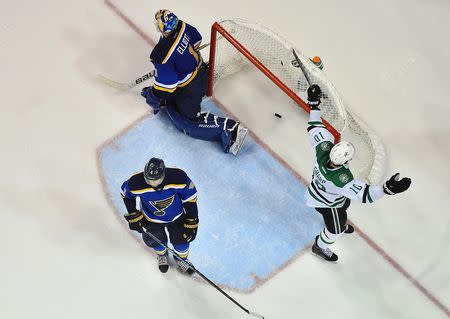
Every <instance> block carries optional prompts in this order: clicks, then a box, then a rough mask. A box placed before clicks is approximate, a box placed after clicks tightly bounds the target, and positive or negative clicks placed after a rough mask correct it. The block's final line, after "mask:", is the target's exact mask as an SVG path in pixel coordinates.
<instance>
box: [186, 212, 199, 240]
mask: <svg viewBox="0 0 450 319" xmlns="http://www.w3.org/2000/svg"><path fill="white" fill-rule="evenodd" d="M183 226H184V231H183V238H184V239H186V241H188V242H191V241H193V240H194V239H195V237H196V236H197V228H198V217H193V218H192V217H186V218H185V220H184V224H183Z"/></svg>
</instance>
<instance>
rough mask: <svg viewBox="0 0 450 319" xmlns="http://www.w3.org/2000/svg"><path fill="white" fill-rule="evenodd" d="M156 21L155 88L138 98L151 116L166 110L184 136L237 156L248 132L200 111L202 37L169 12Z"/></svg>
mask: <svg viewBox="0 0 450 319" xmlns="http://www.w3.org/2000/svg"><path fill="white" fill-rule="evenodd" d="M155 19H156V25H157V28H158V30H159V31H160V33H161V37H160V39H159V41H158V43H157V44H156V46H155V47H154V49H153V50H152V53H151V54H150V61H151V62H152V63H153V64H154V66H155V71H154V84H153V86H149V87H145V88H144V89H143V90H142V92H141V95H142V96H143V97H145V99H146V102H147V104H149V105H150V106H151V107H152V110H153V113H154V114H157V113H158V112H159V111H160V110H161V108H162V107H163V106H165V110H166V112H167V114H168V116H169V118H170V119H171V121H172V122H173V124H174V125H175V126H176V127H177V128H178V129H179V130H180V131H182V132H183V133H185V134H187V135H190V136H192V137H194V138H198V139H202V140H208V141H219V142H220V143H221V145H222V148H223V150H224V152H226V153H228V152H230V153H232V154H234V155H237V153H238V152H239V151H240V149H241V147H242V145H243V143H244V140H245V137H246V135H247V132H248V130H247V128H245V127H244V126H243V125H242V124H240V123H238V122H236V121H234V120H232V119H229V118H222V117H218V116H216V115H214V114H211V113H209V112H201V109H200V104H201V101H202V98H203V97H204V96H205V95H206V90H207V85H208V65H207V64H206V63H204V62H203V59H202V57H201V54H200V52H199V46H200V43H201V42H202V36H201V35H200V33H199V32H198V30H197V29H196V28H195V27H193V26H191V25H189V24H187V23H186V22H184V21H181V20H180V19H178V18H177V16H176V15H175V14H173V13H172V12H170V11H169V10H159V11H158V12H157V13H156V14H155Z"/></svg>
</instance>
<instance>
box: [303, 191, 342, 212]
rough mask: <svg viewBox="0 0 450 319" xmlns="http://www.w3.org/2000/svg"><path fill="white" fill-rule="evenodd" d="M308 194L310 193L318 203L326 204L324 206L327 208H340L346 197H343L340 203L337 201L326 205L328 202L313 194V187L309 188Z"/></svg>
mask: <svg viewBox="0 0 450 319" xmlns="http://www.w3.org/2000/svg"><path fill="white" fill-rule="evenodd" d="M308 192H309V194H310V195H311V196H312V197H313V198H314V199H315V200H316V201H318V202H321V203H322V204H324V205H327V207H336V206H338V205H339V204H342V203H344V202H345V197H343V198H342V199H340V200H338V201H336V202H332V203H326V202H324V201H323V200H321V199H320V198H319V197H318V196H316V194H314V193H313V192H312V190H311V187H308Z"/></svg>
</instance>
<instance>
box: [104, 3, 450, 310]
mask: <svg viewBox="0 0 450 319" xmlns="http://www.w3.org/2000/svg"><path fill="white" fill-rule="evenodd" d="M105 4H106V6H108V7H109V8H110V9H111V10H112V11H114V13H116V14H117V15H118V16H119V17H120V18H121V19H122V20H123V21H124V22H125V23H126V24H127V25H128V26H129V27H130V28H131V29H133V31H135V32H136V33H137V34H138V35H139V36H140V37H141V38H142V39H143V40H144V41H145V42H147V43H148V44H149V45H150V46H155V42H154V41H153V40H152V39H151V38H150V37H149V36H148V35H147V34H146V33H145V32H144V31H142V30H141V29H140V28H139V27H138V26H137V25H136V24H135V23H134V22H133V21H131V20H130V19H129V18H128V17H127V16H126V15H125V14H124V13H123V12H122V11H121V10H120V9H119V8H118V7H117V6H116V5H115V4H113V3H112V2H111V1H110V0H105ZM222 31H223V32H222ZM217 32H220V34H221V35H223V37H225V38H226V39H227V40H228V41H230V43H231V44H232V45H233V46H235V47H236V48H237V49H238V50H239V51H241V53H243V54H244V55H245V56H246V57H247V58H248V59H249V60H250V61H251V62H252V63H253V64H254V65H255V66H256V67H258V69H260V70H261V71H262V72H263V73H264V74H266V75H267V76H268V77H269V78H270V79H271V80H272V81H273V82H274V83H275V84H276V85H277V86H278V87H279V88H280V89H282V90H283V91H284V92H285V93H286V94H287V95H288V96H289V97H290V98H292V99H293V100H294V101H295V102H296V103H297V104H298V105H299V106H300V107H302V108H303V109H304V110H305V111H306V112H309V107H308V106H307V105H306V103H305V102H304V101H303V100H302V99H301V98H300V97H299V96H298V95H297V94H295V93H294V92H293V91H292V90H291V89H289V88H288V87H287V86H286V85H285V84H284V83H283V82H281V81H280V80H279V79H278V78H277V77H276V76H275V75H274V74H273V73H272V72H270V71H269V70H268V69H267V68H266V67H265V66H264V65H262V64H261V63H260V62H259V61H257V59H256V58H255V57H253V56H252V55H251V54H250V53H249V52H248V51H247V50H246V49H245V48H243V47H242V46H241V45H240V44H239V43H238V42H237V41H236V40H235V39H233V37H232V36H231V35H230V34H229V33H228V32H227V31H226V30H224V29H223V28H222V27H221V26H220V25H219V24H218V23H217V22H216V23H214V25H213V26H212V28H211V48H210V50H211V49H212V48H213V47H215V42H216V41H217V39H216V37H217ZM213 34H214V37H213ZM213 41H214V42H213ZM244 52H246V53H244ZM212 54H213V55H214V54H215V53H212ZM210 62H211V55H210ZM210 81H211V74H210ZM210 87H212V86H211V84H210ZM208 95H212V91H208ZM324 124H325V125H326V126H327V128H329V129H330V130H331V131H332V132H333V135H334V136H335V138H337V139H339V137H340V134H339V132H337V131H336V130H335V129H334V128H333V127H332V126H331V125H330V124H329V123H328V122H326V121H325V120H324ZM257 140H258V141H259V142H261V139H259V138H258V137H257ZM263 147H264V148H266V149H268V151H269V152H270V153H271V154H276V153H275V152H274V151H273V150H271V149H270V147H269V146H268V145H267V144H264V145H263ZM276 158H277V160H280V159H281V158H280V157H279V156H278V155H277V156H276ZM280 162H281V164H282V165H284V166H286V165H287V163H286V162H285V161H283V160H281V161H280ZM287 168H288V169H289V170H291V171H293V172H295V171H294V170H293V169H292V168H291V167H289V166H287ZM295 176H296V177H297V178H298V179H299V180H300V181H301V182H304V180H302V178H301V177H300V175H298V173H296V174H295ZM355 229H356V233H357V234H358V235H359V236H360V237H361V238H362V239H363V240H364V241H366V242H367V244H368V245H369V246H370V247H372V249H373V250H375V251H376V252H377V253H378V254H380V255H381V256H382V257H383V259H384V260H386V262H388V263H389V264H390V265H391V266H392V267H393V268H394V269H396V270H397V271H398V272H399V273H400V274H401V275H402V276H403V277H405V278H406V279H407V280H408V281H409V282H410V283H411V284H412V285H413V286H414V287H416V288H417V289H418V290H419V291H420V292H421V293H422V294H423V295H424V296H425V297H426V298H427V299H428V300H429V301H430V302H431V303H432V304H434V305H435V306H436V307H437V308H439V309H440V310H441V311H442V312H443V313H444V314H446V315H447V317H450V311H449V309H448V308H447V307H446V306H445V305H444V304H443V303H442V302H440V301H439V300H438V299H437V298H436V297H435V296H434V295H433V294H432V293H431V292H430V291H429V290H428V289H426V288H425V287H424V286H423V285H422V284H421V283H420V282H419V281H418V280H416V279H415V278H414V277H413V276H411V275H410V274H409V273H408V272H407V271H406V270H405V269H404V268H403V267H402V266H401V265H400V264H399V263H398V262H397V261H395V260H394V258H392V257H391V256H389V255H388V254H387V253H386V252H385V251H384V250H383V249H382V248H381V247H380V246H378V245H377V244H376V243H375V242H374V241H373V240H372V239H371V238H370V237H369V236H368V235H367V234H365V233H364V232H363V231H361V229H359V228H357V227H355Z"/></svg>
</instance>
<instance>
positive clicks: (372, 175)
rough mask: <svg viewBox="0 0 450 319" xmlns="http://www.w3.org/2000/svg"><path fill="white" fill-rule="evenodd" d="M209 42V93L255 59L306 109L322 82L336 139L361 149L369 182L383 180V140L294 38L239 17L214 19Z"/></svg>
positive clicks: (355, 167)
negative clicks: (310, 89)
mask: <svg viewBox="0 0 450 319" xmlns="http://www.w3.org/2000/svg"><path fill="white" fill-rule="evenodd" d="M210 43H211V45H210V58H209V63H210V75H209V81H210V82H209V90H208V95H209V96H212V95H213V90H214V86H215V85H216V84H217V83H219V82H220V80H221V79H223V78H224V77H227V76H229V75H232V74H234V73H236V72H239V71H240V70H242V69H243V68H244V67H246V66H248V65H251V64H253V65H254V66H256V67H257V68H258V69H259V70H260V71H261V72H262V73H264V74H265V75H266V76H267V77H268V78H269V79H270V80H271V81H272V82H274V83H275V84H276V85H277V86H278V87H279V88H280V89H281V90H282V91H283V92H285V93H286V94H287V95H288V96H289V97H290V98H291V99H292V100H294V101H295V103H296V104H297V105H299V106H300V107H301V108H303V109H304V110H305V111H306V112H309V107H308V106H307V105H306V103H305V102H304V98H305V96H306V90H307V88H308V86H309V85H310V84H318V85H320V87H321V88H322V91H323V92H324V96H325V97H324V98H323V99H322V104H321V106H320V107H321V110H322V114H323V119H324V123H325V125H326V126H327V127H328V128H329V130H330V131H331V132H332V134H333V135H334V137H335V139H336V141H338V140H339V139H343V140H348V141H350V142H352V143H353V144H354V145H355V147H356V149H357V154H356V156H355V158H354V159H353V161H352V163H351V167H352V171H353V172H354V174H355V175H356V177H358V178H361V179H364V180H365V181H366V182H368V183H370V184H378V183H379V182H380V181H381V179H382V177H383V175H384V168H385V161H386V155H385V151H384V147H383V145H382V143H381V141H380V139H379V138H378V137H377V136H376V135H375V134H374V133H373V132H372V131H371V130H370V129H369V128H368V126H367V125H366V124H365V123H364V122H363V121H362V120H361V119H360V118H358V117H357V116H356V115H355V114H354V113H353V112H351V111H350V109H349V108H347V107H346V106H344V103H343V102H342V100H341V98H340V97H339V94H338V92H337V90H336V89H335V87H334V86H333V85H332V84H331V82H330V81H329V80H328V79H327V77H326V75H325V73H324V72H323V71H322V70H321V69H319V68H318V67H317V66H316V65H315V64H314V63H312V62H311V60H310V59H309V58H307V57H306V56H305V55H303V54H302V53H301V52H300V51H299V50H297V49H296V48H294V47H293V45H292V44H291V43H289V42H288V41H287V40H286V39H284V38H282V37H281V36H280V35H278V34H276V33H275V32H273V31H271V30H269V29H268V28H266V27H264V26H262V25H259V24H255V23H250V22H247V21H243V20H238V19H233V20H223V21H220V22H216V23H214V25H213V26H212V28H211V42H210ZM293 50H295V53H296V56H295V55H294V53H293Z"/></svg>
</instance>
